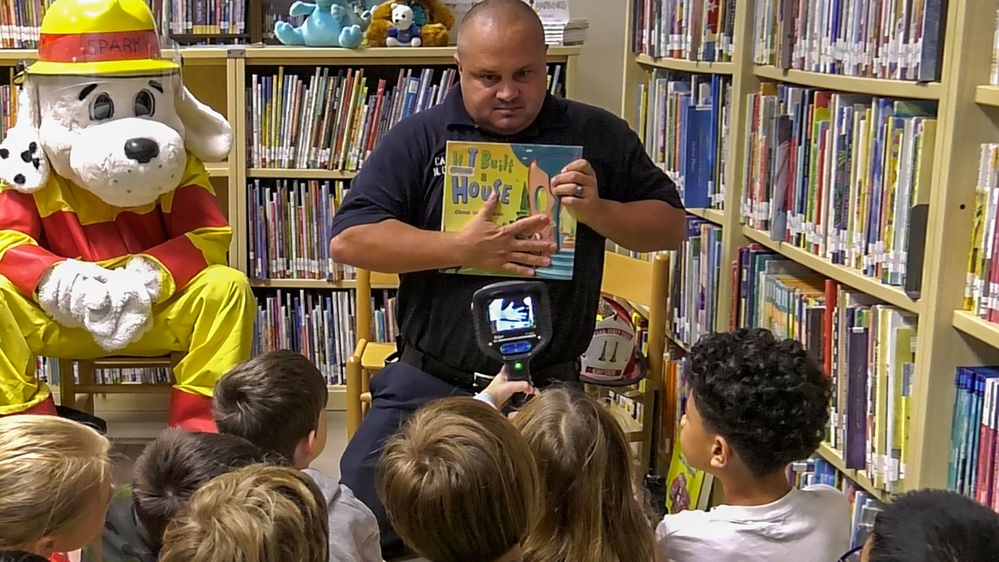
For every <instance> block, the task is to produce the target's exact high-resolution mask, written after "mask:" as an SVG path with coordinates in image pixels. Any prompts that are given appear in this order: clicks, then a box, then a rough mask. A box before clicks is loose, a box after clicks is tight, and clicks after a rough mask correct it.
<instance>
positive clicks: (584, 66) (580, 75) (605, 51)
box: [570, 0, 626, 114]
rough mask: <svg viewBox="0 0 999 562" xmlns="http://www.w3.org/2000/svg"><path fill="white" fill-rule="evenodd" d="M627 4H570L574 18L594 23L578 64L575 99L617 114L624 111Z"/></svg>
mask: <svg viewBox="0 0 999 562" xmlns="http://www.w3.org/2000/svg"><path fill="white" fill-rule="evenodd" d="M625 4H626V2H625V1H624V0H572V4H571V5H570V10H571V13H572V17H573V18H583V19H586V20H589V24H590V29H589V33H588V34H587V36H586V43H585V44H584V45H583V49H582V51H581V52H580V54H579V61H578V63H577V64H578V66H577V68H576V75H575V81H576V82H575V83H576V95H575V96H574V98H575V99H577V100H579V101H581V102H585V103H589V104H593V105H596V106H599V107H602V108H604V109H606V110H608V111H610V112H612V113H614V114H619V113H620V112H621V96H622V90H621V82H620V79H619V77H620V76H621V73H622V72H623V69H624V59H623V57H622V52H621V50H622V46H623V45H625V34H626V29H625V28H626V26H625V10H623V9H622V7H624V5H625Z"/></svg>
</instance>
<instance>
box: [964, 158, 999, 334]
mask: <svg viewBox="0 0 999 562" xmlns="http://www.w3.org/2000/svg"><path fill="white" fill-rule="evenodd" d="M997 215H999V144H995V143H990V144H984V145H982V149H981V159H980V162H979V167H978V184H977V186H976V188H975V204H974V217H973V219H972V223H971V251H970V252H969V254H968V268H967V269H968V275H967V282H966V283H965V287H964V309H965V310H967V311H969V312H972V313H974V314H975V315H976V316H978V317H979V318H982V319H985V320H988V321H990V322H999V259H997V257H999V256H997V250H996V248H997V247H999V228H996V217H997Z"/></svg>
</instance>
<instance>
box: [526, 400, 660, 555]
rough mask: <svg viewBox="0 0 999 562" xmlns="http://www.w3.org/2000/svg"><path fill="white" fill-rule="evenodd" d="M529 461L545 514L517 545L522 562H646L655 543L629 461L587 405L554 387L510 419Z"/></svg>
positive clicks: (616, 428)
mask: <svg viewBox="0 0 999 562" xmlns="http://www.w3.org/2000/svg"><path fill="white" fill-rule="evenodd" d="M513 425H514V426H516V427H517V428H518V429H519V430H520V432H521V434H522V435H523V436H524V438H525V439H526V440H527V444H528V447H529V449H530V451H531V453H533V455H534V459H535V461H536V463H537V466H538V473H539V475H540V482H541V494H542V496H543V497H544V498H546V501H547V504H548V508H547V509H545V510H544V512H543V515H542V518H541V523H540V524H539V525H538V526H537V527H536V528H535V529H534V531H533V532H532V533H531V534H530V535H529V536H528V537H527V541H525V543H524V560H525V561H527V562H564V561H567V560H572V561H573V562H652V560H653V559H654V552H655V536H654V534H653V530H652V523H651V521H650V519H649V517H648V514H647V513H646V511H645V508H644V507H643V506H642V504H641V503H639V502H638V500H637V499H636V498H635V493H634V489H635V488H634V484H635V459H634V455H633V453H632V451H631V447H629V446H628V440H627V439H626V438H625V435H624V432H623V431H622V429H621V427H620V425H618V423H617V421H616V420H615V419H614V417H613V416H612V415H611V414H610V412H608V411H607V410H606V409H605V408H604V406H603V405H602V404H601V403H600V402H599V401H598V400H597V399H595V398H593V397H591V396H589V395H587V394H584V393H582V392H579V391H574V390H569V389H566V388H562V387H555V388H551V389H549V390H544V391H542V392H540V393H539V394H537V395H536V396H535V397H534V398H533V399H532V400H531V401H530V402H528V403H527V405H526V406H524V407H523V408H521V409H520V412H519V413H518V414H517V415H516V416H515V417H514V418H513Z"/></svg>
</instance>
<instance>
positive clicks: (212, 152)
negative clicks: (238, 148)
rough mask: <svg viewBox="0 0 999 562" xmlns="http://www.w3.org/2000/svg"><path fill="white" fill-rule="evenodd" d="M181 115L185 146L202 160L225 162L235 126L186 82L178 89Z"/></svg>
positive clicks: (178, 104) (176, 93) (179, 113)
mask: <svg viewBox="0 0 999 562" xmlns="http://www.w3.org/2000/svg"><path fill="white" fill-rule="evenodd" d="M174 92H175V101H174V103H175V105H176V108H177V115H178V116H179V117H180V120H181V121H182V122H183V123H184V145H185V147H186V148H187V149H188V150H190V151H191V152H193V153H194V155H195V156H197V157H198V158H199V159H201V161H202V162H222V161H225V160H226V159H227V158H228V157H229V149H230V148H232V127H230V126H229V122H228V121H226V120H225V118H224V117H222V115H220V114H219V113H218V112H217V111H215V110H214V109H212V108H210V107H208V106H207V105H205V104H203V103H201V102H200V101H198V99H197V98H195V97H194V95H193V94H191V92H190V91H189V90H188V89H187V87H186V86H184V85H183V84H179V85H178V86H177V88H176V90H174Z"/></svg>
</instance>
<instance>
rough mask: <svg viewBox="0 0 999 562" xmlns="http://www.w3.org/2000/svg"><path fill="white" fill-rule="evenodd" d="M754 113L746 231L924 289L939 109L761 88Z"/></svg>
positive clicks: (752, 104) (752, 103) (752, 102)
mask: <svg viewBox="0 0 999 562" xmlns="http://www.w3.org/2000/svg"><path fill="white" fill-rule="evenodd" d="M748 105H749V108H750V115H751V117H750V119H749V125H748V127H747V132H746V139H745V142H746V146H747V147H748V150H747V151H746V157H745V162H744V166H745V170H746V189H745V190H744V191H743V194H742V197H741V203H740V207H741V213H740V214H741V216H742V218H743V221H744V223H745V224H747V225H748V226H750V227H752V228H755V229H757V230H762V231H767V232H769V234H770V238H771V239H773V240H778V241H781V242H784V243H787V244H790V245H793V246H795V247H798V248H801V249H803V250H805V251H807V252H810V253H812V254H815V255H817V256H820V257H824V258H826V259H828V260H830V261H831V262H832V263H834V264H840V265H844V266H846V267H849V268H853V269H856V270H859V271H860V272H861V273H863V274H864V275H866V276H869V277H872V278H874V279H877V280H879V281H880V282H881V283H884V284H887V285H892V286H900V287H901V286H905V285H906V284H907V281H908V280H910V279H911V280H912V281H914V282H918V281H919V276H920V274H921V272H918V271H916V272H911V271H909V268H908V264H909V263H910V260H909V254H910V252H916V251H919V252H921V251H922V249H923V238H924V237H925V231H924V228H923V226H922V225H920V224H918V223H917V222H916V221H914V220H913V208H914V207H917V206H919V205H921V204H923V202H924V201H925V200H927V199H928V197H929V192H930V181H931V172H932V162H933V151H934V142H935V135H936V123H937V122H936V118H935V114H936V106H935V103H933V102H919V101H910V100H900V99H892V98H882V97H872V96H866V95H860V94H842V93H835V92H830V91H826V90H815V89H811V88H803V87H797V86H791V85H785V84H773V83H764V84H762V85H761V88H760V91H759V92H756V93H753V94H750V96H749V99H748ZM914 225H915V226H914Z"/></svg>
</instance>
